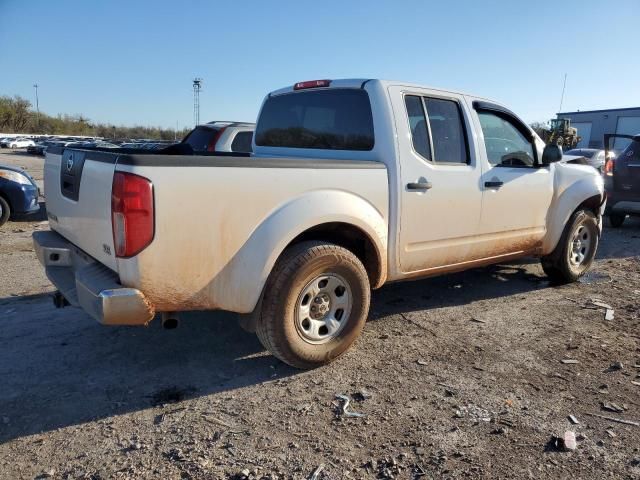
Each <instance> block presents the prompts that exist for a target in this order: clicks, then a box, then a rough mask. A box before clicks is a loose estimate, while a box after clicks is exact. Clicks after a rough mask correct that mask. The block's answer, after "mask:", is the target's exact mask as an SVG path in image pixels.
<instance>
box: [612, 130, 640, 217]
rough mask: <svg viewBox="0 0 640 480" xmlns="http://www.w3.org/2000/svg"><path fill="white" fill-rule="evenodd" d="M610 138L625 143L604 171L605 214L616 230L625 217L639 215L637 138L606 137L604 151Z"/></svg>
mask: <svg viewBox="0 0 640 480" xmlns="http://www.w3.org/2000/svg"><path fill="white" fill-rule="evenodd" d="M612 138H624V139H626V140H628V141H629V144H628V145H627V147H626V148H625V149H624V150H623V151H622V153H620V155H618V156H617V157H616V158H609V160H607V163H606V165H605V169H604V182H605V190H606V192H607V200H608V201H607V209H606V212H605V213H606V214H607V215H608V217H609V223H610V225H611V226H612V227H614V228H619V227H621V226H622V224H623V223H624V221H625V219H626V218H627V215H634V216H638V215H640V135H623V134H606V135H605V145H606V146H607V147H608V145H609V142H610V139H612ZM607 150H608V148H607Z"/></svg>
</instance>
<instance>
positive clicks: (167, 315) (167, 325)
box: [162, 312, 180, 330]
mask: <svg viewBox="0 0 640 480" xmlns="http://www.w3.org/2000/svg"><path fill="white" fill-rule="evenodd" d="M179 324H180V318H179V316H178V313H177V312H162V328H164V329H167V330H173V329H174V328H178V325H179Z"/></svg>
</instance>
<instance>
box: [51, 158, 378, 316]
mask: <svg viewBox="0 0 640 480" xmlns="http://www.w3.org/2000/svg"><path fill="white" fill-rule="evenodd" d="M356 170H357V171H358V174H357V175H353V174H352V173H353V172H354V171H356ZM116 171H122V172H130V173H134V174H136V175H140V176H142V177H145V178H147V179H149V180H150V181H151V182H152V183H153V194H154V210H155V233H154V238H153V241H152V242H151V244H150V245H149V246H148V247H147V248H146V249H145V250H143V251H142V252H141V253H140V254H138V255H136V256H135V257H132V258H117V257H116V256H115V249H114V242H113V233H112V226H111V188H112V181H113V175H114V173H115V172H116ZM45 184H46V185H47V189H48V191H46V192H45V194H46V197H47V213H48V216H49V219H50V225H51V229H52V230H54V231H56V232H57V233H59V234H60V235H62V237H64V238H65V239H67V240H69V241H70V242H71V243H72V244H73V245H75V246H76V247H78V248H79V249H81V250H82V251H83V252H85V253H86V254H87V255H89V256H90V257H92V258H93V259H95V260H97V261H98V262H100V263H101V264H103V265H105V266H106V267H108V268H109V269H111V270H112V271H113V272H115V273H116V274H117V276H118V278H119V281H120V283H121V284H122V285H123V286H125V287H131V288H136V289H139V290H140V291H142V292H143V293H144V294H145V296H146V297H147V299H148V300H149V301H150V302H151V303H152V304H153V305H154V306H155V308H156V310H157V311H174V310H209V309H225V310H231V311H236V312H250V311H251V310H252V309H253V307H254V306H255V303H256V302H257V298H258V296H259V294H260V290H261V288H262V285H263V284H264V281H265V280H266V277H267V275H268V270H267V268H270V267H268V265H270V264H272V263H273V262H275V259H276V258H277V255H278V253H279V252H280V251H282V249H283V248H284V247H285V246H286V243H284V245H281V244H282V243H283V242H287V241H288V240H291V239H293V238H295V236H296V235H297V234H299V233H300V232H302V231H304V230H305V229H306V228H308V227H309V226H311V225H307V224H306V223H305V218H308V217H309V216H308V215H306V214H305V213H311V210H313V214H314V217H315V221H317V219H318V217H320V218H321V219H324V220H325V221H326V222H327V223H330V222H339V221H341V220H342V221H346V220H351V217H356V216H357V215H356V214H355V213H351V209H350V204H352V203H353V202H360V203H362V204H364V205H366V207H365V208H364V209H362V208H361V207H360V206H359V209H358V212H364V216H366V215H371V216H375V217H376V218H375V222H372V221H371V219H370V218H354V219H353V221H354V222H355V224H356V225H358V224H362V225H363V228H369V229H370V228H371V227H370V225H380V224H381V222H382V223H383V226H379V227H378V229H377V230H379V231H378V232H372V233H371V234H372V235H378V236H379V237H380V238H381V239H382V240H381V241H382V242H384V243H385V245H386V240H387V238H386V237H387V231H386V230H387V224H386V222H387V221H388V201H389V200H388V180H387V173H386V169H385V166H384V165H383V164H382V163H379V162H372V161H362V160H329V159H321V158H277V157H275V158H263V157H252V156H245V155H169V154H165V153H162V152H148V153H147V152H145V153H140V151H139V150H137V151H130V150H127V151H123V150H118V151H108V149H82V150H80V149H51V150H49V151H47V157H46V164H45ZM52 186H53V188H52ZM305 209H308V210H309V211H308V212H305ZM324 210H326V212H327V213H326V216H325V217H323V215H325V214H324V213H323V212H324ZM341 210H342V211H343V213H341V214H339V215H336V214H333V213H329V212H332V211H333V212H335V211H338V212H340V211H341ZM359 215H360V216H362V214H359ZM292 219H296V220H292ZM272 257H273V258H272ZM247 285H251V286H253V285H255V291H250V292H247V291H246V290H247ZM252 289H253V287H252Z"/></svg>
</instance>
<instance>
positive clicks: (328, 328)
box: [34, 80, 604, 368]
mask: <svg viewBox="0 0 640 480" xmlns="http://www.w3.org/2000/svg"><path fill="white" fill-rule="evenodd" d="M253 151H254V154H253V155H252V156H219V155H216V154H211V155H167V154H162V153H139V152H138V153H136V152H134V151H131V152H129V151H119V152H113V151H110V152H107V151H100V150H99V149H97V150H95V149H94V150H77V149H63V148H59V149H56V148H53V147H52V148H50V149H48V150H47V157H46V163H45V174H44V177H45V178H44V180H45V189H46V198H47V212H48V217H49V222H50V226H51V231H48V232H36V233H35V234H34V242H35V248H36V251H37V254H38V257H39V259H40V262H41V263H42V264H43V265H44V266H45V267H46V272H47V275H48V277H49V279H50V280H51V281H52V282H53V283H54V284H55V285H56V286H57V288H58V289H59V294H58V296H57V303H58V305H63V304H66V303H70V304H72V305H76V306H81V307H82V308H83V309H84V310H85V311H86V312H87V313H89V314H90V315H91V316H93V317H94V318H95V319H97V320H98V321H99V322H101V323H103V324H108V325H146V324H147V323H149V322H150V321H151V320H152V319H153V318H154V317H155V315H156V314H157V313H161V314H162V318H163V322H166V323H167V325H172V324H174V319H175V318H177V317H176V315H177V313H178V312H182V311H188V310H217V309H221V310H228V311H232V312H237V313H240V314H246V315H240V318H241V320H242V321H241V323H242V324H243V326H244V327H245V328H246V329H248V330H250V331H256V332H257V334H258V336H259V338H260V340H261V341H262V343H263V344H264V346H265V347H266V348H268V349H269V350H270V351H271V352H272V353H273V354H274V355H275V356H277V357H278V358H280V359H281V360H283V361H284V362H287V363H289V364H291V365H293V366H296V367H299V368H312V367H316V366H319V365H323V364H325V363H327V362H329V361H331V360H333V359H335V358H336V357H338V356H339V355H340V354H342V353H343V352H345V351H346V350H347V349H348V348H349V347H350V346H351V345H352V344H353V342H354V341H355V339H356V338H357V337H358V335H359V333H360V332H361V330H362V328H363V327H364V324H365V321H366V319H367V314H368V310H369V300H370V291H371V289H372V288H373V289H376V288H379V287H381V286H382V285H384V284H385V283H387V282H395V281H400V280H409V279H413V278H419V277H426V276H430V275H439V274H443V273H448V272H454V271H460V270H464V269H469V268H474V267H478V266H482V265H487V264H492V263H497V262H504V261H507V260H512V259H515V258H518V257H523V256H537V257H540V258H541V261H542V266H543V268H544V271H545V272H546V273H547V274H548V275H549V276H550V277H551V278H552V279H553V280H554V281H558V282H571V281H575V280H576V279H577V278H578V277H580V275H582V274H583V273H584V272H585V271H586V270H587V269H588V268H589V267H590V265H591V263H592V261H593V258H594V255H595V253H596V248H597V245H598V240H599V237H600V234H601V229H602V221H601V219H602V211H603V209H604V194H603V181H602V179H601V177H600V175H598V172H597V171H596V170H595V169H593V168H591V167H589V166H585V165H574V164H569V163H566V162H565V161H563V160H562V151H561V150H560V149H559V148H558V147H557V146H555V145H551V146H547V147H546V148H545V145H544V143H543V142H542V141H541V140H540V138H539V137H538V136H537V135H536V134H535V133H534V132H533V131H532V130H531V129H530V128H529V127H528V126H527V125H526V124H525V123H524V122H522V121H521V120H520V119H519V118H518V117H517V116H516V115H515V114H514V113H512V112H511V111H509V110H508V109H506V108H505V107H503V106H501V105H499V104H497V103H495V102H492V101H490V100H487V99H484V98H478V97H474V96H470V95H466V94H462V93H456V92H452V91H446V90H436V89H432V88H427V87H423V86H419V85H412V84H408V83H402V82H388V81H381V80H332V81H329V80H318V81H312V82H301V83H297V84H295V85H294V86H292V87H287V88H283V89H281V90H277V91H275V92H272V93H270V94H269V95H267V97H266V98H265V100H264V103H263V105H262V109H261V112H260V115H259V118H258V122H257V128H256V132H255V136H254V140H253Z"/></svg>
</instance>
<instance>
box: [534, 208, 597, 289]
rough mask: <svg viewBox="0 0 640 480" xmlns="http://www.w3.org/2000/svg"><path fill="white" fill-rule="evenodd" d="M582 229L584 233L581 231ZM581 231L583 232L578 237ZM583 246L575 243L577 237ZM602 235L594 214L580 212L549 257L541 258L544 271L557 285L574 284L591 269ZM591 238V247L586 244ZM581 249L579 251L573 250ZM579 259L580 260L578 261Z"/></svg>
mask: <svg viewBox="0 0 640 480" xmlns="http://www.w3.org/2000/svg"><path fill="white" fill-rule="evenodd" d="M580 229H582V230H580ZM579 231H581V232H582V233H581V234H580V235H578V233H579ZM582 236H584V238H578V240H580V243H579V244H578V243H574V241H575V240H576V237H582ZM599 238H600V232H599V230H598V221H597V219H596V216H595V215H594V214H593V212H591V211H589V210H577V211H576V212H575V213H574V214H573V215H572V216H571V218H570V219H569V221H568V222H567V224H566V225H565V227H564V231H563V232H562V236H561V237H560V241H559V242H558V245H557V246H556V248H555V250H554V251H553V252H551V254H550V255H547V256H545V257H542V259H541V263H542V269H543V270H544V272H545V273H546V274H547V276H548V277H549V279H550V280H551V281H552V282H554V283H560V284H562V283H572V282H575V281H576V280H578V279H579V278H580V277H581V276H582V275H584V274H585V273H586V272H587V270H589V268H590V267H591V264H592V263H593V259H594V258H595V256H596V251H597V250H598V241H599ZM587 239H588V242H589V243H588V246H584V250H582V248H581V247H582V246H583V245H584V244H583V243H582V242H585V241H586V240H587ZM574 247H576V248H577V249H578V252H576V251H575V250H574ZM578 258H581V260H579V261H578Z"/></svg>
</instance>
